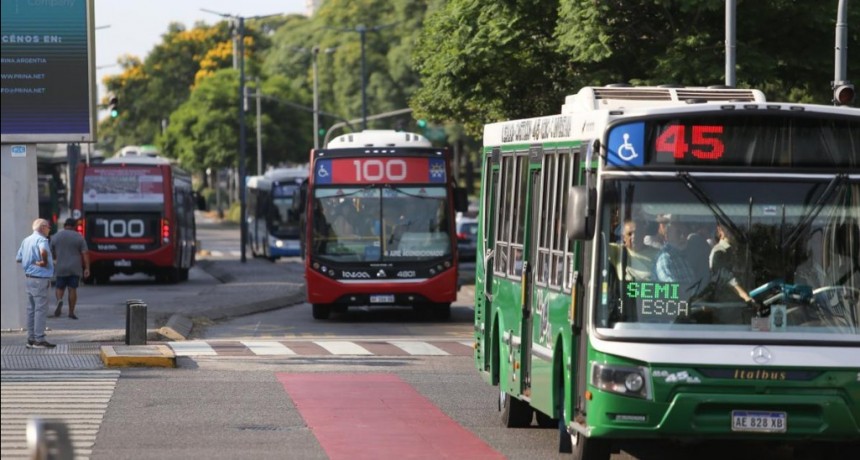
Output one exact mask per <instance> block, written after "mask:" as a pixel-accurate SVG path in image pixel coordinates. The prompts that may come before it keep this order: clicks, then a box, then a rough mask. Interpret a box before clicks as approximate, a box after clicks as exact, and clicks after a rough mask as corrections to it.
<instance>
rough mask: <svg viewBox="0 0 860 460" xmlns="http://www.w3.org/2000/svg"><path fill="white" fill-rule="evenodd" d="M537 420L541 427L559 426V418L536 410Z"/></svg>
mask: <svg viewBox="0 0 860 460" xmlns="http://www.w3.org/2000/svg"><path fill="white" fill-rule="evenodd" d="M535 420H536V421H537V424H538V426H539V427H541V428H558V420H556V419H554V418H552V417H550V416H549V415H546V414H544V413H543V412H541V411H539V410H536V411H535Z"/></svg>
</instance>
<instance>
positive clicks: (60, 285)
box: [56, 275, 81, 289]
mask: <svg viewBox="0 0 860 460" xmlns="http://www.w3.org/2000/svg"><path fill="white" fill-rule="evenodd" d="M80 281H81V277H80V276H75V275H69V276H58V277H57V282H56V288H57V289H65V288H66V287H70V288H73V289H77V288H78V283H79V282H80Z"/></svg>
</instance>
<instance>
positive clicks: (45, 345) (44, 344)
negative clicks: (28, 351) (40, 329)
mask: <svg viewBox="0 0 860 460" xmlns="http://www.w3.org/2000/svg"><path fill="white" fill-rule="evenodd" d="M56 347H57V346H56V345H54V344H53V343H50V342H46V341H44V340H43V341H41V342H34V343H33V345H30V348H56Z"/></svg>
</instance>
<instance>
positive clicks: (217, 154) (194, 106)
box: [162, 69, 239, 171]
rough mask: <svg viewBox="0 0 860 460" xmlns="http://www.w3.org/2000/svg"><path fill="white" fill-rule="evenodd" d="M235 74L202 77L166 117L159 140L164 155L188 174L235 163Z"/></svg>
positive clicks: (236, 82) (220, 71)
mask: <svg viewBox="0 0 860 460" xmlns="http://www.w3.org/2000/svg"><path fill="white" fill-rule="evenodd" d="M238 92H239V78H238V71H236V70H233V69H223V70H219V71H217V72H215V73H214V74H212V75H211V76H209V77H207V78H204V79H203V80H201V81H200V83H199V84H198V85H197V87H196V88H195V90H194V92H193V93H191V96H190V97H189V98H188V100H187V101H185V102H183V103H182V105H180V106H179V108H178V109H177V110H176V111H175V112H174V113H173V114H172V115H171V116H170V123H169V125H168V127H167V130H166V132H165V135H164V138H163V140H162V146H163V151H164V152H165V154H166V155H168V156H170V157H173V158H176V159H178V160H179V162H180V164H181V165H182V166H184V167H186V168H188V169H190V170H192V171H204V170H206V168H213V169H214V168H223V167H227V166H233V165H235V164H236V161H237V155H238V150H239V135H238V132H239V131H238V129H237V128H238V126H237V123H236V120H238V110H239V107H238V105H237V103H236V98H237V94H238Z"/></svg>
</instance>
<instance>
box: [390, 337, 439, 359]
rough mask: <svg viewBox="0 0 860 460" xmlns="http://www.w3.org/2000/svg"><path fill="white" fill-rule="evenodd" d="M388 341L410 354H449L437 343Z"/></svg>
mask: <svg viewBox="0 0 860 460" xmlns="http://www.w3.org/2000/svg"><path fill="white" fill-rule="evenodd" d="M388 343H390V344H392V345H394V346H395V347H398V348H400V349H401V350H403V351H405V352H407V353H409V354H410V355H416V356H445V355H448V354H449V353H448V352H447V351H445V350H442V349H440V348H439V347H437V346H435V345H431V344H429V343H427V342H413V341H401V340H391V341H389V342H388Z"/></svg>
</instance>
